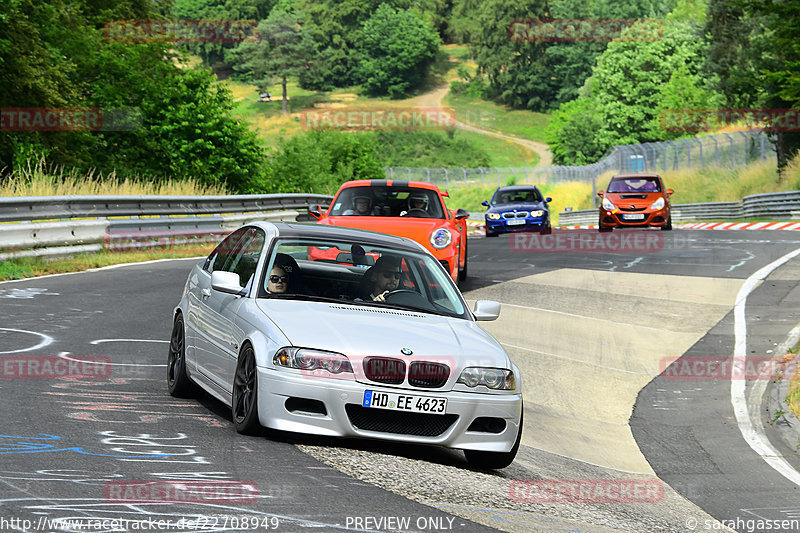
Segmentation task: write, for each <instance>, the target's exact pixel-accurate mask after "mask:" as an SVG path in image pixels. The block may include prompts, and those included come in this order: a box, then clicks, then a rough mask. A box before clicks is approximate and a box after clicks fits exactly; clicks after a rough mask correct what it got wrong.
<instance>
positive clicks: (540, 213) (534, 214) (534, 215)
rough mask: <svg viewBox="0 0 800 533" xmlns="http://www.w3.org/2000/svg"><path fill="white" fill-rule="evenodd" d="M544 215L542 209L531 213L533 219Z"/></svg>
mask: <svg viewBox="0 0 800 533" xmlns="http://www.w3.org/2000/svg"><path fill="white" fill-rule="evenodd" d="M542 215H544V211H543V210H541V209H540V210H539V211H531V216H532V217H540V216H542Z"/></svg>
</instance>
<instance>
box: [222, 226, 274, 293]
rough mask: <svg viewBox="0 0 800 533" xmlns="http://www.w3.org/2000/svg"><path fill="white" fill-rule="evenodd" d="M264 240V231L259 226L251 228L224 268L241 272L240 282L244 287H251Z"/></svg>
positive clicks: (237, 272)
mask: <svg viewBox="0 0 800 533" xmlns="http://www.w3.org/2000/svg"><path fill="white" fill-rule="evenodd" d="M264 240H265V236H264V232H263V231H261V230H260V229H258V228H249V229H248V230H247V233H245V235H244V236H243V237H242V239H241V241H240V242H239V246H237V248H236V250H235V251H234V253H233V254H232V255H231V257H230V260H229V261H228V262H227V263H226V264H225V267H224V268H223V270H226V271H228V272H233V273H235V274H239V282H240V283H241V284H242V286H244V287H250V284H251V283H252V281H253V275H254V274H255V273H256V265H258V258H259V256H260V255H261V250H262V249H263V248H264Z"/></svg>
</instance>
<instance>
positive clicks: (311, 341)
mask: <svg viewBox="0 0 800 533" xmlns="http://www.w3.org/2000/svg"><path fill="white" fill-rule="evenodd" d="M257 305H258V307H259V308H260V309H261V311H262V312H264V314H266V315H267V316H268V317H269V318H270V319H271V320H272V321H273V322H274V323H275V324H276V325H277V326H278V327H279V328H280V329H281V331H283V333H284V335H286V337H287V340H288V341H289V342H290V343H291V344H292V345H293V346H299V347H306V348H316V349H320V350H328V351H332V352H338V353H342V354H345V355H348V356H357V357H358V356H370V355H381V356H389V357H398V358H402V359H407V360H409V361H411V360H414V359H416V358H418V357H437V358H452V359H453V360H454V362H455V366H456V367H463V364H465V363H468V362H471V364H485V365H486V366H501V367H507V368H510V367H509V365H510V362H509V360H508V356H507V355H506V353H505V351H504V350H503V348H502V347H501V346H500V344H499V343H498V342H497V341H496V340H495V339H494V338H493V337H491V336H490V335H489V334H488V333H486V332H485V331H484V330H483V329H481V328H480V326H478V325H477V324H476V323H475V322H474V321H471V320H464V319H460V318H450V317H445V316H440V315H429V314H425V313H417V312H413V311H406V310H402V309H388V308H383V307H373V306H367V305H364V306H360V305H348V304H335V303H328V302H307V301H296V300H277V299H275V300H272V299H261V300H257ZM311 323H313V327H310V324H311ZM403 348H406V349H410V350H412V352H413V355H412V356H404V355H401V352H400V350H401V349H403Z"/></svg>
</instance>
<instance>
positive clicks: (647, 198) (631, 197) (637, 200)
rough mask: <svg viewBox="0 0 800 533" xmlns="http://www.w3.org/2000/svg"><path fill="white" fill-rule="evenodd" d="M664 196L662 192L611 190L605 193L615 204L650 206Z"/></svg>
mask: <svg viewBox="0 0 800 533" xmlns="http://www.w3.org/2000/svg"><path fill="white" fill-rule="evenodd" d="M662 196H663V194H662V193H660V192H610V193H607V194H606V195H605V197H606V198H608V201H609V202H611V203H613V204H614V205H617V206H635V207H650V204H652V203H653V202H655V201H656V200H658V199H659V198H661V197H662Z"/></svg>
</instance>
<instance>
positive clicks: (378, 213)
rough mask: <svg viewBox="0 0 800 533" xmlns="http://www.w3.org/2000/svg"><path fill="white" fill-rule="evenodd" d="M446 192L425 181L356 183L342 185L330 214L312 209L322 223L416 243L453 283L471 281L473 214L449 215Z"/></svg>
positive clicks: (332, 204) (310, 208)
mask: <svg viewBox="0 0 800 533" xmlns="http://www.w3.org/2000/svg"><path fill="white" fill-rule="evenodd" d="M445 196H447V192H442V191H440V190H439V188H438V187H436V185H433V184H431V183H426V182H422V181H399V180H356V181H348V182H347V183H344V184H343V185H342V186H341V187H340V188H339V191H338V192H337V193H336V197H335V198H334V199H333V202H331V205H330V207H329V208H328V210H327V211H324V212H323V211H322V209H321V208H320V206H318V205H312V206H310V207H309V209H308V212H309V214H310V215H311V216H313V217H314V218H316V219H317V223H318V224H329V225H331V226H345V227H348V228H359V229H366V230H371V231H377V232H380V233H388V234H389V235H396V236H398V237H407V238H409V239H412V240H414V241H416V242H418V243H420V244H421V245H422V246H424V247H425V248H427V249H428V251H430V252H431V253H432V254H433V255H434V257H436V259H438V260H439V262H440V263H441V264H442V266H444V268H445V270H447V272H448V273H450V276H451V277H452V278H453V280H455V281H463V280H464V279H465V278H466V277H467V222H466V218H467V217H468V216H469V213H468V212H467V211H465V210H463V209H459V210H457V211H451V210H449V209H447V206H446V205H445V203H444V197H445Z"/></svg>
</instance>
